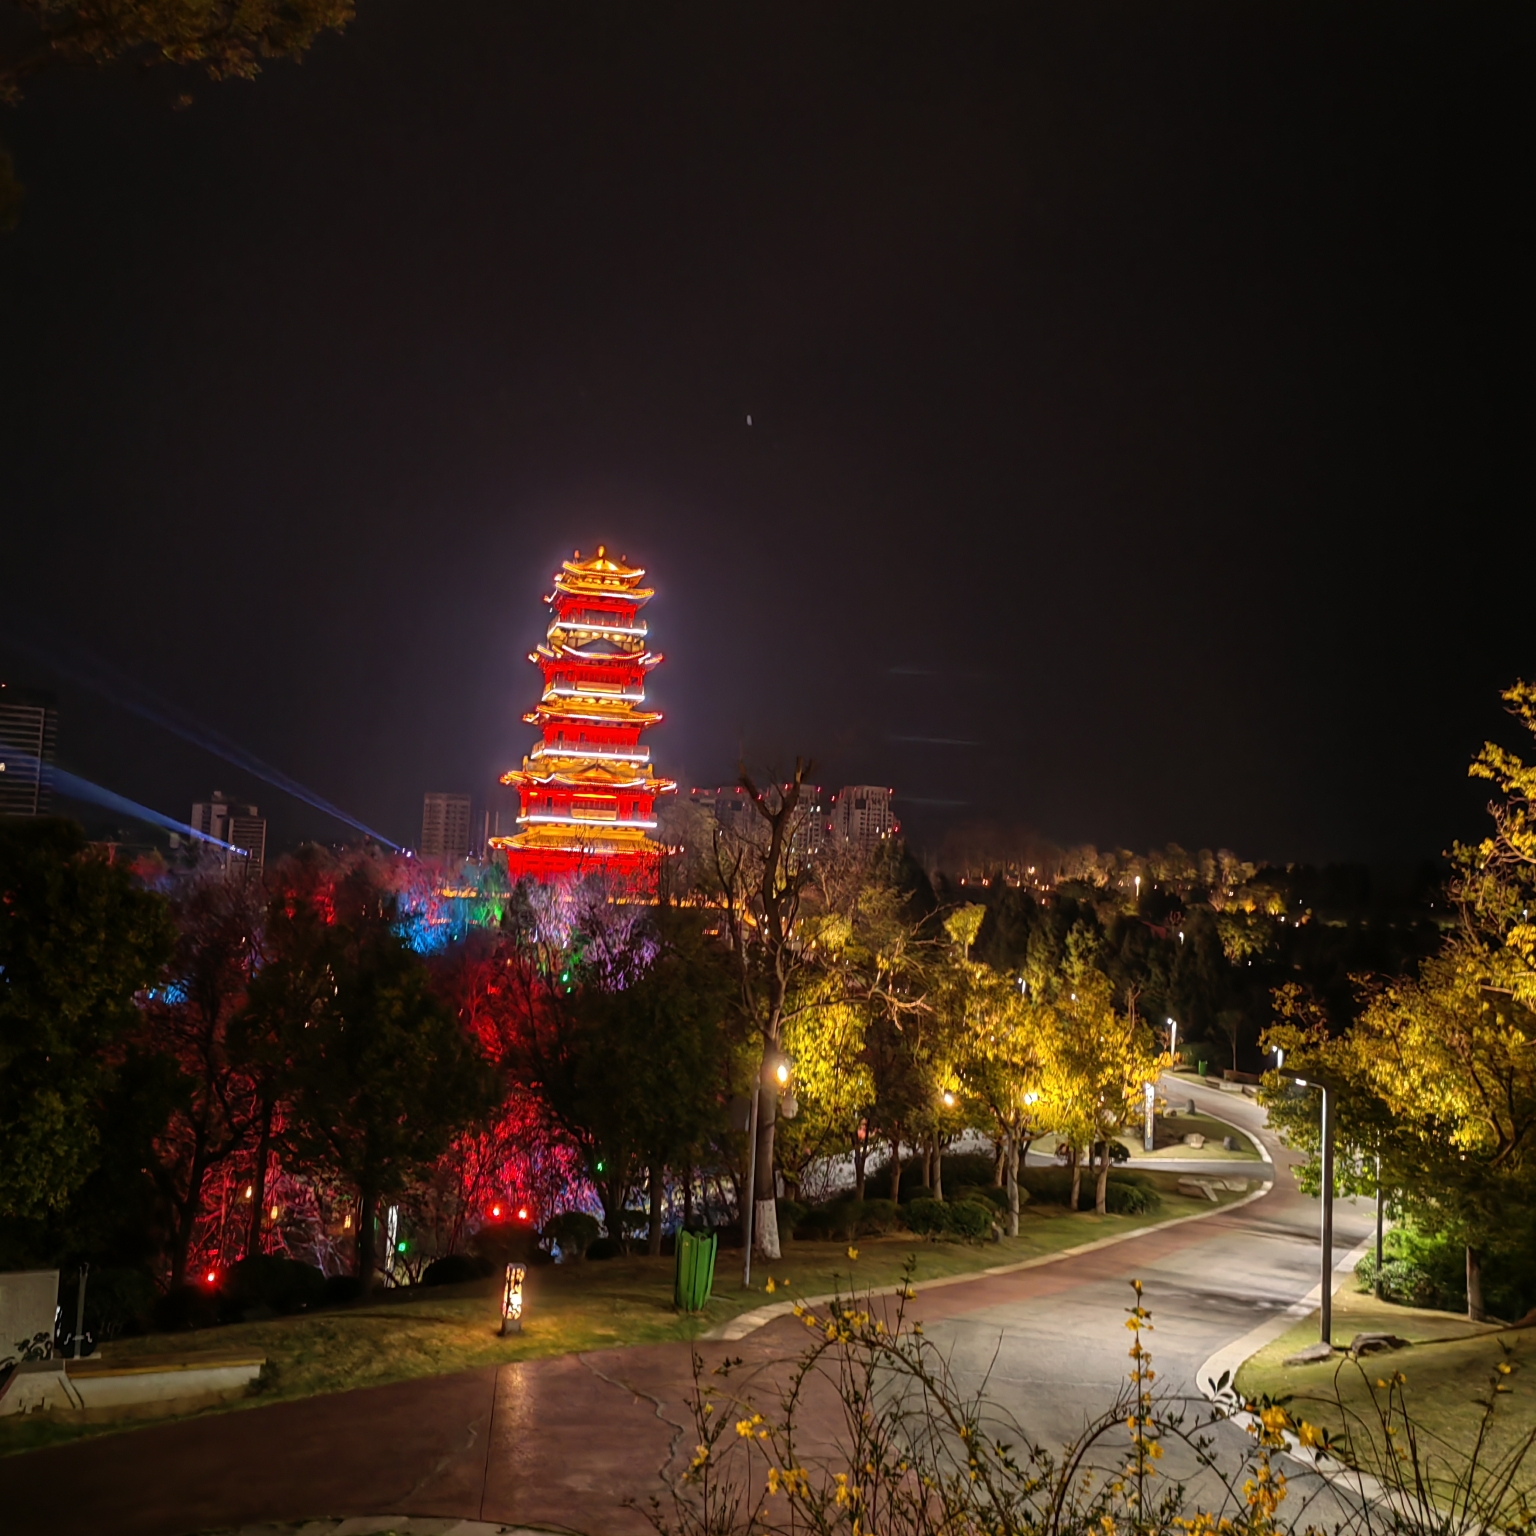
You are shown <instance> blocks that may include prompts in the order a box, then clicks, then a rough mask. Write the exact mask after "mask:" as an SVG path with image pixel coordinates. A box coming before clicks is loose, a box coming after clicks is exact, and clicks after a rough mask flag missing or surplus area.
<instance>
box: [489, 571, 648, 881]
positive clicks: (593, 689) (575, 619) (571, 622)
mask: <svg viewBox="0 0 1536 1536" xmlns="http://www.w3.org/2000/svg"><path fill="white" fill-rule="evenodd" d="M644 576H645V572H644V570H642V569H641V568H639V567H638V566H632V565H629V564H627V563H626V562H625V560H624V558H623V557H622V556H620V558H619V559H618V560H613V559H610V558H609V556H608V553H607V551H606V550H605V549H604V548H603V546H602V545H601V544H599V545H598V547H597V554H596V556H595V557H594V558H592V559H591V560H583V559H582V558H581V551H580V550H577V551H576V555H575V558H574V559H572V560H567V561H566V562H565V563H564V564H563V565H562V566H561V568H560V570H559V571H558V572H557V573H556V575H555V589H554V591H553V592H551V593H550V594H549V595H548V596H547V597H546V598H545V599H544V601H545V602H546V603H548V604H549V607H550V609H551V610H552V612H551V617H550V621H549V636H548V643H547V644H545V645H541V646H540V647H539V648H538V649H537V650H536V651H530V652H529V653H528V659H529V661H531V662H533V663H534V664H535V665H536V666H537V667H538V668H539V670H540V671H541V672H542V673H543V674H544V694H543V697H542V698H541V699H540V700H539V703H538V707H537V708H535V709H532V710H530V711H529V712H528V713H527V714H526V715H524V716H523V719H524V720H526V721H527V722H528V724H529V725H536V726H538V727H539V729H540V731H541V732H542V736H541V739H540V740H539V742H538V744H537V745H536V746H535V747H534V749H533V751H532V752H531V753H530V754H529V755H528V756H527V757H525V758H524V759H523V766H522V767H521V768H514V769H513V770H512V771H511V772H510V773H506V774H503V775H502V779H501V782H502V783H503V784H514V785H516V786H517V793H518V800H519V806H518V815H517V821H518V826H519V828H520V830H519V831H518V832H517V834H516V835H515V836H513V837H496V838H492V839H491V842H492V845H493V846H494V847H496V848H500V849H502V850H504V851H505V853H506V857H507V868H508V872H509V873H510V875H511V876H512V878H513V879H514V880H516V879H519V878H521V877H522V876H524V875H531V876H533V877H534V878H535V879H537V880H551V879H558V878H560V877H561V876H569V875H581V874H588V873H593V872H595V871H596V870H599V869H602V870H604V871H607V872H611V873H612V874H614V875H616V876H619V877H620V878H623V879H634V878H635V877H637V876H643V875H648V874H649V873H650V872H651V871H652V870H653V869H654V868H655V862H656V858H657V854H658V848H659V845H658V844H657V843H656V842H655V841H654V840H653V838H652V836H651V834H652V832H654V831H655V828H656V797H657V796H658V795H662V794H666V793H668V792H669V791H671V790H673V789H676V788H677V786H676V784H674V783H673V782H672V781H671V780H669V779H660V778H657V777H656V775H655V774H654V773H652V772H651V766H650V764H651V754H650V749H649V748H648V747H643V746H641V744H640V733H641V732H642V731H644V730H645V729H646V728H647V727H648V726H652V725H655V724H656V723H657V722H658V721H659V720H660V719H661V716H660V715H659V714H657V713H655V712H654V711H652V710H646V709H643V708H642V707H641V706H642V705H643V704H644V703H645V676H646V673H647V672H649V671H650V670H651V668H652V667H654V666H655V665H656V664H657V663H658V662H659V661H660V660H661V657H660V656H659V655H656V654H655V653H654V652H652V651H650V650H648V649H647V648H646V633H647V626H646V624H645V621H644V620H643V619H642V618H641V617H640V610H641V608H642V607H644V606H645V604H646V603H647V602H648V601H649V600H650V598H651V595H652V591H651V589H650V588H649V587H642V586H641V585H640V582H641V580H642V578H643V577H644Z"/></svg>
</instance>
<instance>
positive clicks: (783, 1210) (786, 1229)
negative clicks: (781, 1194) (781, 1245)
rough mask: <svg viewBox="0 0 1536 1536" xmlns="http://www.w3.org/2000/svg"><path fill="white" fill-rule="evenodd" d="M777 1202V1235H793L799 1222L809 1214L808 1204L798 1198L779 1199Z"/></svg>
mask: <svg viewBox="0 0 1536 1536" xmlns="http://www.w3.org/2000/svg"><path fill="white" fill-rule="evenodd" d="M777 1204H778V1217H779V1236H780V1237H793V1236H794V1235H795V1231H796V1229H797V1228H798V1227H799V1225H800V1223H801V1222H802V1221H804V1220H805V1218H806V1216H807V1215H809V1214H810V1209H811V1208H810V1206H808V1205H802V1204H801V1203H800V1202H799V1201H798V1200H780V1201H778V1202H777Z"/></svg>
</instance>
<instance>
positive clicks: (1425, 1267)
mask: <svg viewBox="0 0 1536 1536" xmlns="http://www.w3.org/2000/svg"><path fill="white" fill-rule="evenodd" d="M1355 1278H1356V1281H1357V1283H1358V1284H1359V1286H1360V1288H1361V1289H1362V1290H1370V1289H1371V1288H1372V1285H1373V1283H1374V1281H1375V1278H1376V1255H1375V1254H1374V1253H1369V1254H1367V1255H1366V1256H1365V1258H1364V1259H1362V1260H1361V1261H1360V1266H1359V1268H1358V1269H1356V1270H1355ZM1381 1279H1382V1295H1383V1296H1384V1297H1385V1299H1386V1300H1388V1301H1391V1302H1396V1303H1397V1304H1398V1305H1399V1306H1406V1307H1432V1308H1434V1309H1435V1310H1436V1311H1441V1312H1464V1311H1465V1310H1466V1306H1467V1250H1466V1249H1465V1248H1464V1247H1463V1246H1462V1245H1461V1244H1460V1243H1458V1242H1455V1241H1454V1240H1453V1239H1451V1238H1448V1237H1444V1236H1441V1235H1439V1234H1437V1233H1426V1232H1420V1231H1418V1230H1417V1229H1416V1228H1415V1227H1413V1226H1412V1225H1411V1224H1409V1223H1408V1222H1404V1223H1402V1224H1401V1225H1400V1226H1396V1227H1394V1228H1392V1230H1391V1231H1389V1232H1388V1233H1387V1241H1386V1255H1385V1262H1384V1263H1383V1265H1382V1268H1381ZM86 1294H87V1296H89V1294H90V1292H89V1291H87V1292H86ZM1483 1304H1484V1306H1485V1307H1486V1308H1487V1310H1488V1312H1489V1314H1490V1315H1491V1316H1493V1317H1502V1318H1511V1319H1513V1318H1521V1317H1524V1316H1525V1314H1526V1313H1527V1312H1529V1311H1530V1310H1531V1307H1532V1305H1533V1304H1536V1275H1533V1271H1532V1268H1531V1264H1530V1261H1529V1258H1528V1257H1526V1255H1525V1254H1523V1253H1520V1252H1515V1253H1499V1252H1497V1251H1492V1252H1485V1253H1484V1255H1483Z"/></svg>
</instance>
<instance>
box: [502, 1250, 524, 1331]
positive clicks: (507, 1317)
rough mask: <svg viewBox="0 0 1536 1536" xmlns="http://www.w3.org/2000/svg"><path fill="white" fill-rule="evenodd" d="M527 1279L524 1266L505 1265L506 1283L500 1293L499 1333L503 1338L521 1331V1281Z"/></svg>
mask: <svg viewBox="0 0 1536 1536" xmlns="http://www.w3.org/2000/svg"><path fill="white" fill-rule="evenodd" d="M527 1277H528V1270H527V1267H526V1266H525V1265H522V1264H508V1265H507V1283H506V1286H505V1287H504V1288H503V1290H502V1293H501V1333H502V1337H503V1338H505V1337H506V1335H507V1334H509V1333H521V1332H522V1331H523V1281H524V1280H525V1279H526V1278H527Z"/></svg>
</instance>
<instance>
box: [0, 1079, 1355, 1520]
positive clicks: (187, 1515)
mask: <svg viewBox="0 0 1536 1536" xmlns="http://www.w3.org/2000/svg"><path fill="white" fill-rule="evenodd" d="M1177 1092H1178V1093H1179V1094H1180V1095H1186V1094H1187V1095H1189V1096H1194V1097H1196V1098H1197V1099H1198V1100H1199V1102H1200V1103H1201V1106H1202V1107H1203V1108H1204V1107H1209V1108H1210V1110H1211V1112H1212V1113H1214V1114H1217V1115H1218V1116H1220V1117H1222V1118H1225V1119H1227V1120H1229V1121H1231V1122H1233V1123H1235V1124H1237V1125H1239V1126H1240V1127H1241V1128H1242V1129H1243V1130H1245V1131H1247V1132H1248V1133H1249V1134H1250V1135H1255V1136H1264V1137H1265V1138H1266V1141H1267V1144H1268V1146H1269V1148H1270V1151H1271V1154H1272V1156H1273V1157H1274V1158H1275V1161H1276V1165H1277V1166H1276V1180H1275V1184H1274V1187H1273V1189H1272V1190H1271V1191H1270V1193H1268V1194H1266V1195H1264V1196H1263V1197H1262V1198H1260V1199H1257V1200H1254V1201H1252V1202H1250V1203H1248V1204H1246V1205H1243V1206H1241V1207H1236V1208H1229V1209H1225V1210H1222V1211H1220V1212H1216V1213H1213V1214H1212V1215H1211V1216H1210V1217H1209V1218H1207V1219H1205V1220H1202V1221H1198V1222H1186V1223H1183V1224H1180V1225H1177V1226H1172V1227H1165V1228H1160V1229H1153V1230H1151V1231H1148V1232H1146V1233H1143V1234H1139V1235H1137V1236H1135V1237H1132V1238H1130V1239H1127V1240H1126V1241H1124V1242H1121V1243H1117V1244H1114V1245H1112V1246H1109V1247H1105V1248H1101V1249H1097V1250H1094V1251H1092V1252H1089V1253H1083V1254H1078V1255H1075V1256H1073V1257H1070V1258H1067V1259H1064V1260H1063V1261H1061V1262H1059V1263H1054V1264H1049V1265H1045V1266H1042V1267H1039V1268H1036V1269H1030V1270H1024V1271H1019V1272H1015V1273H1013V1274H1009V1275H995V1276H983V1277H978V1278H977V1279H975V1280H971V1281H967V1282H965V1283H962V1284H955V1285H949V1286H946V1287H943V1288H937V1289H933V1290H931V1291H928V1292H926V1293H924V1294H922V1295H920V1296H919V1298H918V1300H917V1302H916V1303H914V1311H915V1313H916V1314H917V1315H920V1316H921V1317H922V1318H923V1319H924V1322H925V1327H926V1330H927V1335H928V1337H930V1338H931V1339H933V1340H934V1341H935V1342H937V1343H938V1344H940V1346H941V1347H942V1348H943V1349H944V1350H945V1351H946V1352H947V1353H948V1355H949V1357H950V1359H951V1361H952V1366H953V1369H954V1371H955V1373H956V1376H957V1379H958V1380H959V1381H960V1383H961V1384H962V1385H963V1386H966V1387H969V1388H970V1389H972V1390H975V1389H978V1388H979V1387H980V1386H981V1385H982V1383H983V1382H985V1384H986V1388H987V1394H988V1398H989V1401H990V1402H992V1403H993V1404H995V1405H996V1408H997V1410H998V1411H1000V1412H1007V1413H1010V1414H1012V1415H1014V1416H1015V1417H1016V1418H1017V1419H1018V1420H1019V1421H1020V1423H1021V1424H1022V1425H1023V1426H1024V1427H1025V1428H1026V1430H1027V1431H1028V1432H1029V1433H1030V1434H1031V1436H1032V1437H1034V1438H1035V1439H1038V1440H1040V1441H1043V1442H1045V1443H1047V1444H1058V1443H1060V1442H1063V1441H1065V1440H1067V1439H1069V1438H1071V1436H1072V1435H1074V1434H1075V1433H1076V1432H1077V1431H1078V1429H1079V1428H1080V1427H1081V1426H1082V1424H1083V1423H1084V1422H1085V1421H1086V1419H1088V1418H1089V1417H1091V1416H1092V1415H1093V1414H1094V1413H1095V1412H1097V1411H1098V1410H1099V1409H1101V1408H1102V1407H1104V1406H1105V1405H1106V1404H1107V1403H1108V1402H1109V1401H1111V1400H1112V1399H1113V1396H1114V1394H1115V1392H1116V1391H1117V1390H1118V1389H1119V1387H1120V1385H1121V1383H1122V1382H1123V1380H1124V1374H1125V1371H1126V1369H1127V1366H1128V1361H1127V1359H1126V1354H1125V1351H1126V1347H1127V1343H1128V1336H1127V1334H1126V1332H1125V1328H1124V1326H1123V1325H1124V1322H1125V1310H1124V1309H1125V1308H1126V1306H1128V1305H1129V1304H1130V1302H1131V1291H1130V1288H1129V1281H1130V1280H1131V1279H1132V1278H1133V1277H1135V1278H1139V1279H1140V1280H1141V1281H1142V1282H1143V1284H1144V1287H1145V1292H1146V1296H1147V1304H1148V1305H1149V1306H1150V1308H1151V1309H1152V1312H1153V1314H1154V1319H1153V1320H1154V1333H1153V1335H1152V1336H1151V1338H1150V1340H1149V1342H1150V1343H1151V1344H1152V1346H1153V1347H1154V1349H1155V1352H1156V1365H1157V1368H1158V1371H1159V1373H1160V1384H1161V1385H1162V1386H1165V1387H1170V1388H1172V1389H1174V1390H1191V1391H1192V1390H1193V1389H1194V1387H1195V1385H1196V1384H1195V1379H1194V1378H1195V1374H1196V1372H1197V1371H1198V1369H1199V1367H1200V1365H1201V1364H1202V1363H1203V1362H1204V1361H1205V1360H1206V1359H1207V1357H1209V1356H1210V1355H1211V1354H1212V1353H1213V1352H1215V1351H1216V1350H1217V1349H1218V1348H1220V1347H1221V1346H1223V1345H1225V1344H1228V1343H1230V1342H1231V1341H1233V1340H1234V1339H1237V1338H1239V1337H1241V1336H1242V1335H1243V1334H1245V1333H1247V1332H1248V1331H1249V1330H1250V1329H1252V1328H1253V1327H1254V1326H1255V1325H1256V1324H1257V1323H1259V1322H1260V1321H1262V1320H1263V1319H1264V1318H1265V1317H1266V1316H1269V1315H1273V1314H1274V1313H1275V1312H1276V1311H1279V1310H1282V1309H1284V1308H1286V1307H1288V1306H1290V1305H1292V1304H1293V1303H1296V1302H1298V1301H1299V1300H1301V1299H1302V1298H1304V1297H1305V1296H1306V1294H1307V1292H1308V1291H1309V1290H1310V1289H1311V1288H1312V1287H1313V1286H1315V1285H1316V1284H1317V1283H1318V1278H1319V1264H1318V1257H1319V1247H1318V1206H1317V1203H1316V1202H1315V1201H1312V1200H1308V1199H1305V1198H1304V1197H1302V1196H1300V1195H1299V1194H1297V1192H1296V1190H1295V1186H1294V1181H1293V1179H1292V1178H1291V1176H1290V1174H1289V1172H1288V1171H1287V1168H1288V1163H1289V1159H1288V1158H1287V1156H1286V1155H1285V1154H1284V1153H1283V1152H1282V1151H1281V1150H1280V1149H1279V1148H1278V1146H1277V1144H1276V1143H1275V1142H1274V1141H1273V1139H1272V1138H1269V1137H1268V1134H1267V1132H1264V1131H1263V1130H1262V1115H1261V1113H1260V1111H1259V1110H1257V1108H1256V1107H1255V1106H1254V1105H1252V1104H1251V1103H1250V1102H1248V1101H1247V1100H1245V1099H1243V1098H1241V1097H1240V1096H1238V1095H1235V1094H1231V1095H1229V1094H1223V1093H1219V1092H1217V1091H1215V1090H1202V1089H1198V1088H1188V1087H1187V1086H1186V1084H1185V1083H1184V1082H1183V1081H1182V1080H1181V1082H1180V1083H1179V1085H1178V1087H1177ZM1251 1166H1252V1165H1249V1167H1250V1168H1251ZM1180 1171H1186V1170H1184V1169H1182V1168H1181V1170H1180ZM1245 1171H1246V1170H1245ZM1370 1219H1371V1213H1370V1212H1369V1211H1368V1210H1367V1209H1365V1208H1363V1207H1360V1208H1357V1207H1355V1206H1354V1204H1353V1203H1352V1202H1349V1201H1340V1202H1338V1204H1337V1206H1336V1215H1335V1231H1336V1252H1337V1253H1338V1254H1340V1255H1342V1254H1343V1253H1344V1252H1347V1251H1348V1249H1349V1248H1351V1247H1352V1246H1353V1245H1354V1244H1355V1243H1357V1242H1358V1241H1360V1240H1361V1238H1362V1237H1363V1236H1364V1235H1365V1234H1366V1232H1367V1231H1368V1229H1369V1225H1370ZM1087 1235H1088V1232H1087V1230H1086V1229H1085V1236H1087ZM804 1336H805V1335H804V1331H803V1328H802V1326H801V1325H800V1324H799V1323H798V1322H796V1321H794V1320H793V1319H788V1318H786V1319H780V1320H778V1321H776V1322H773V1323H770V1324H769V1325H767V1326H766V1327H764V1328H762V1329H760V1330H758V1331H757V1332H756V1333H754V1334H752V1335H751V1336H750V1337H749V1338H747V1339H745V1340H743V1341H741V1342H738V1343H732V1344H730V1345H724V1344H706V1345H701V1352H702V1353H703V1354H704V1356H705V1359H706V1363H707V1364H712V1363H713V1362H714V1360H715V1359H716V1358H717V1357H719V1356H722V1355H723V1354H724V1353H725V1352H726V1351H727V1350H729V1352H730V1353H731V1354H732V1355H735V1356H739V1357H741V1358H742V1359H743V1361H744V1364H743V1365H742V1367H741V1368H740V1371H739V1372H738V1375H737V1377H736V1378H735V1379H736V1380H738V1381H740V1382H743V1383H744V1384H745V1385H746V1387H747V1389H748V1390H750V1389H751V1383H752V1382H754V1381H756V1382H757V1384H758V1388H759V1390H761V1391H762V1392H764V1393H768V1392H771V1391H772V1389H773V1384H774V1382H775V1381H777V1380H781V1379H782V1377H783V1372H784V1369H785V1366H786V1362H789V1361H792V1360H793V1359H794V1357H795V1355H796V1353H797V1352H798V1350H799V1349H800V1348H801V1346H802V1341H803V1339H804ZM690 1358H691V1350H690V1347H689V1346H687V1345H680V1344H667V1345H652V1346H643V1347H637V1348H634V1349H623V1350H612V1351H606V1352H603V1353H600V1354H592V1355H584V1356H580V1357H564V1358H559V1359H552V1360H542V1361H531V1362H525V1363H520V1364H512V1365H507V1366H503V1367H500V1368H499V1369H498V1368H488V1369H485V1370H480V1371H471V1372H465V1373H462V1374H460V1375H456V1376H447V1377H438V1378H433V1379H429V1380H424V1381H412V1382H401V1383H398V1384H396V1385H393V1386H387V1387H376V1388H370V1389H367V1390H365V1391H360V1392H351V1393H343V1394H338V1395H335V1396H332V1397H323V1398H313V1399H309V1400H307V1401H304V1402H296V1403H284V1404H278V1405H275V1406H271V1407H265V1408H255V1409H251V1410H249V1411H243V1412H238V1413H226V1414H219V1415H215V1416H211V1417H206V1418H199V1419H191V1420H187V1421H184V1422H181V1423H174V1424H163V1425H156V1426H153V1427H148V1428H144V1429H139V1430H134V1431H132V1432H129V1433H122V1434H114V1435H111V1436H108V1437H104V1438H101V1439H96V1440H90V1441H83V1442H79V1443H76V1444H73V1445H68V1446H60V1447H56V1448H54V1449H51V1450H47V1451H39V1452H34V1453H31V1454H29V1455H26V1456H18V1457H9V1458H6V1459H5V1460H3V1461H0V1530H3V1531H4V1532H5V1533H6V1536H32V1533H34V1532H35V1533H43V1532H47V1533H50V1536H75V1533H80V1536H86V1533H89V1536H100V1533H103V1532H112V1533H114V1536H189V1533H192V1532H200V1531H209V1530H218V1529H223V1528H230V1527H235V1526H239V1525H243V1524H250V1523H254V1522H256V1521H278V1520H283V1521H289V1520H302V1519H310V1518H317V1517H322V1516H354V1515H368V1514H400V1515H422V1516H429V1515H441V1516H456V1517H459V1518H464V1519H477V1520H500V1521H505V1522H507V1523H509V1524H519V1525H540V1526H545V1527H556V1528H563V1529H567V1530H575V1531H582V1532H588V1533H592V1536H610V1533H611V1536H641V1533H643V1532H646V1531H649V1529H650V1527H649V1525H648V1523H647V1522H646V1521H645V1520H644V1519H643V1517H642V1515H641V1514H640V1513H639V1512H638V1511H637V1510H635V1509H634V1508H630V1507H627V1506H626V1504H625V1502H624V1501H625V1500H626V1498H635V1499H639V1500H640V1501H642V1503H643V1502H644V1501H645V1500H647V1499H648V1498H650V1497H652V1496H653V1495H654V1496H662V1497H664V1496H665V1493H666V1489H667V1488H668V1486H669V1484H670V1481H671V1480H672V1479H673V1478H675V1476H676V1475H677V1473H678V1472H679V1471H680V1470H681V1468H682V1466H683V1465H685V1464H686V1461H687V1459H688V1456H689V1454H690V1453H691V1451H692V1447H693V1443H694V1435H693V1431H692V1428H691V1426H690V1424H689V1421H688V1413H687V1408H686V1403H687V1399H688V1395H689V1391H690V1388H691V1367H690ZM834 1406H835V1405H830V1404H827V1403H825V1402H824V1403H822V1404H820V1405H819V1406H818V1407H817V1409H816V1411H815V1413H813V1415H812V1423H811V1424H809V1425H808V1426H807V1429H808V1431H814V1432H815V1433H819V1434H822V1435H830V1433H831V1430H832V1422H831V1418H830V1414H831V1411H832V1408H833V1407H834ZM817 1415H819V1416H820V1417H819V1418H818V1417H817ZM1227 1433H1229V1434H1233V1435H1235V1434H1236V1431H1230V1430H1229V1431H1227Z"/></svg>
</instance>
